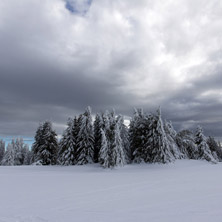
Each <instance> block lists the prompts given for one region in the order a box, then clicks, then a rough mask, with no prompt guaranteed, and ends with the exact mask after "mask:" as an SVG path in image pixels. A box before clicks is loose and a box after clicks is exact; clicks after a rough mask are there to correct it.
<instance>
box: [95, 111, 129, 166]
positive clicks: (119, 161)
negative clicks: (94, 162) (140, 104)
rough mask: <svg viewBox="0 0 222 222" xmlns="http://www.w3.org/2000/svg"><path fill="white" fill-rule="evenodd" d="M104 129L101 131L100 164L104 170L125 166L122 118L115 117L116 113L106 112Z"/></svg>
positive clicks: (103, 116)
mask: <svg viewBox="0 0 222 222" xmlns="http://www.w3.org/2000/svg"><path fill="white" fill-rule="evenodd" d="M102 119H103V124H102V126H103V128H102V130H101V134H102V142H101V149H100V152H99V162H100V164H101V165H102V166H103V167H104V168H112V167H115V166H123V165H124V164H125V153H124V146H123V141H122V138H121V135H120V134H121V131H120V129H121V118H117V119H116V117H115V111H114V110H113V111H112V112H110V113H109V112H108V111H106V112H105V113H104V114H103V115H102Z"/></svg>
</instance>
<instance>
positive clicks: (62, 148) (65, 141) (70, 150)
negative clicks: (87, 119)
mask: <svg viewBox="0 0 222 222" xmlns="http://www.w3.org/2000/svg"><path fill="white" fill-rule="evenodd" d="M75 121H76V117H75V119H71V118H69V119H68V121H67V128H66V129H65V131H64V133H63V137H62V139H61V141H60V143H59V160H60V164H62V165H74V164H75V156H76V148H77V137H76V135H75V130H76V129H75Z"/></svg>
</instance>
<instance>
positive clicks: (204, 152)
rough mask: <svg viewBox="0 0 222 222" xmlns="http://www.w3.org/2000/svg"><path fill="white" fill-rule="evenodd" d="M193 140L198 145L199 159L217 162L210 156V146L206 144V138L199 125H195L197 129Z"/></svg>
mask: <svg viewBox="0 0 222 222" xmlns="http://www.w3.org/2000/svg"><path fill="white" fill-rule="evenodd" d="M195 142H196V145H197V147H198V154H199V159H205V160H207V161H210V162H212V163H216V162H217V161H216V160H215V158H214V157H213V156H212V153H211V151H210V148H209V146H208V144H207V139H206V137H205V136H204V134H203V129H202V128H201V127H200V126H198V127H197V131H196V134H195Z"/></svg>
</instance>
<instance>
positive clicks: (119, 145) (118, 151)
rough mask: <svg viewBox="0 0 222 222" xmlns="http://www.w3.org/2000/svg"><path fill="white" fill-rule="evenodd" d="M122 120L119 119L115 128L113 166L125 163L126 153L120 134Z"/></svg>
mask: <svg viewBox="0 0 222 222" xmlns="http://www.w3.org/2000/svg"><path fill="white" fill-rule="evenodd" d="M120 126H121V121H117V122H116V124H115V129H114V141H113V143H112V166H124V165H125V162H126V161H125V153H124V146H123V141H122V139H121V136H120Z"/></svg>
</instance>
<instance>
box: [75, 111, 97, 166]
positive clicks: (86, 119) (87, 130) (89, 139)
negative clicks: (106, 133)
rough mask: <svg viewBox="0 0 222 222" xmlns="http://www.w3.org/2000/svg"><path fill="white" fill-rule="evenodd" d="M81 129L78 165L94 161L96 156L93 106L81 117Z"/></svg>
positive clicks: (78, 145) (78, 144)
mask: <svg viewBox="0 0 222 222" xmlns="http://www.w3.org/2000/svg"><path fill="white" fill-rule="evenodd" d="M79 124H80V130H79V134H78V141H77V161H76V163H77V164H78V165H83V164H87V163H92V162H93V157H94V135H93V122H92V115H91V108H90V107H88V108H87V109H86V111H85V113H84V114H83V115H81V116H80V117H79Z"/></svg>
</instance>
